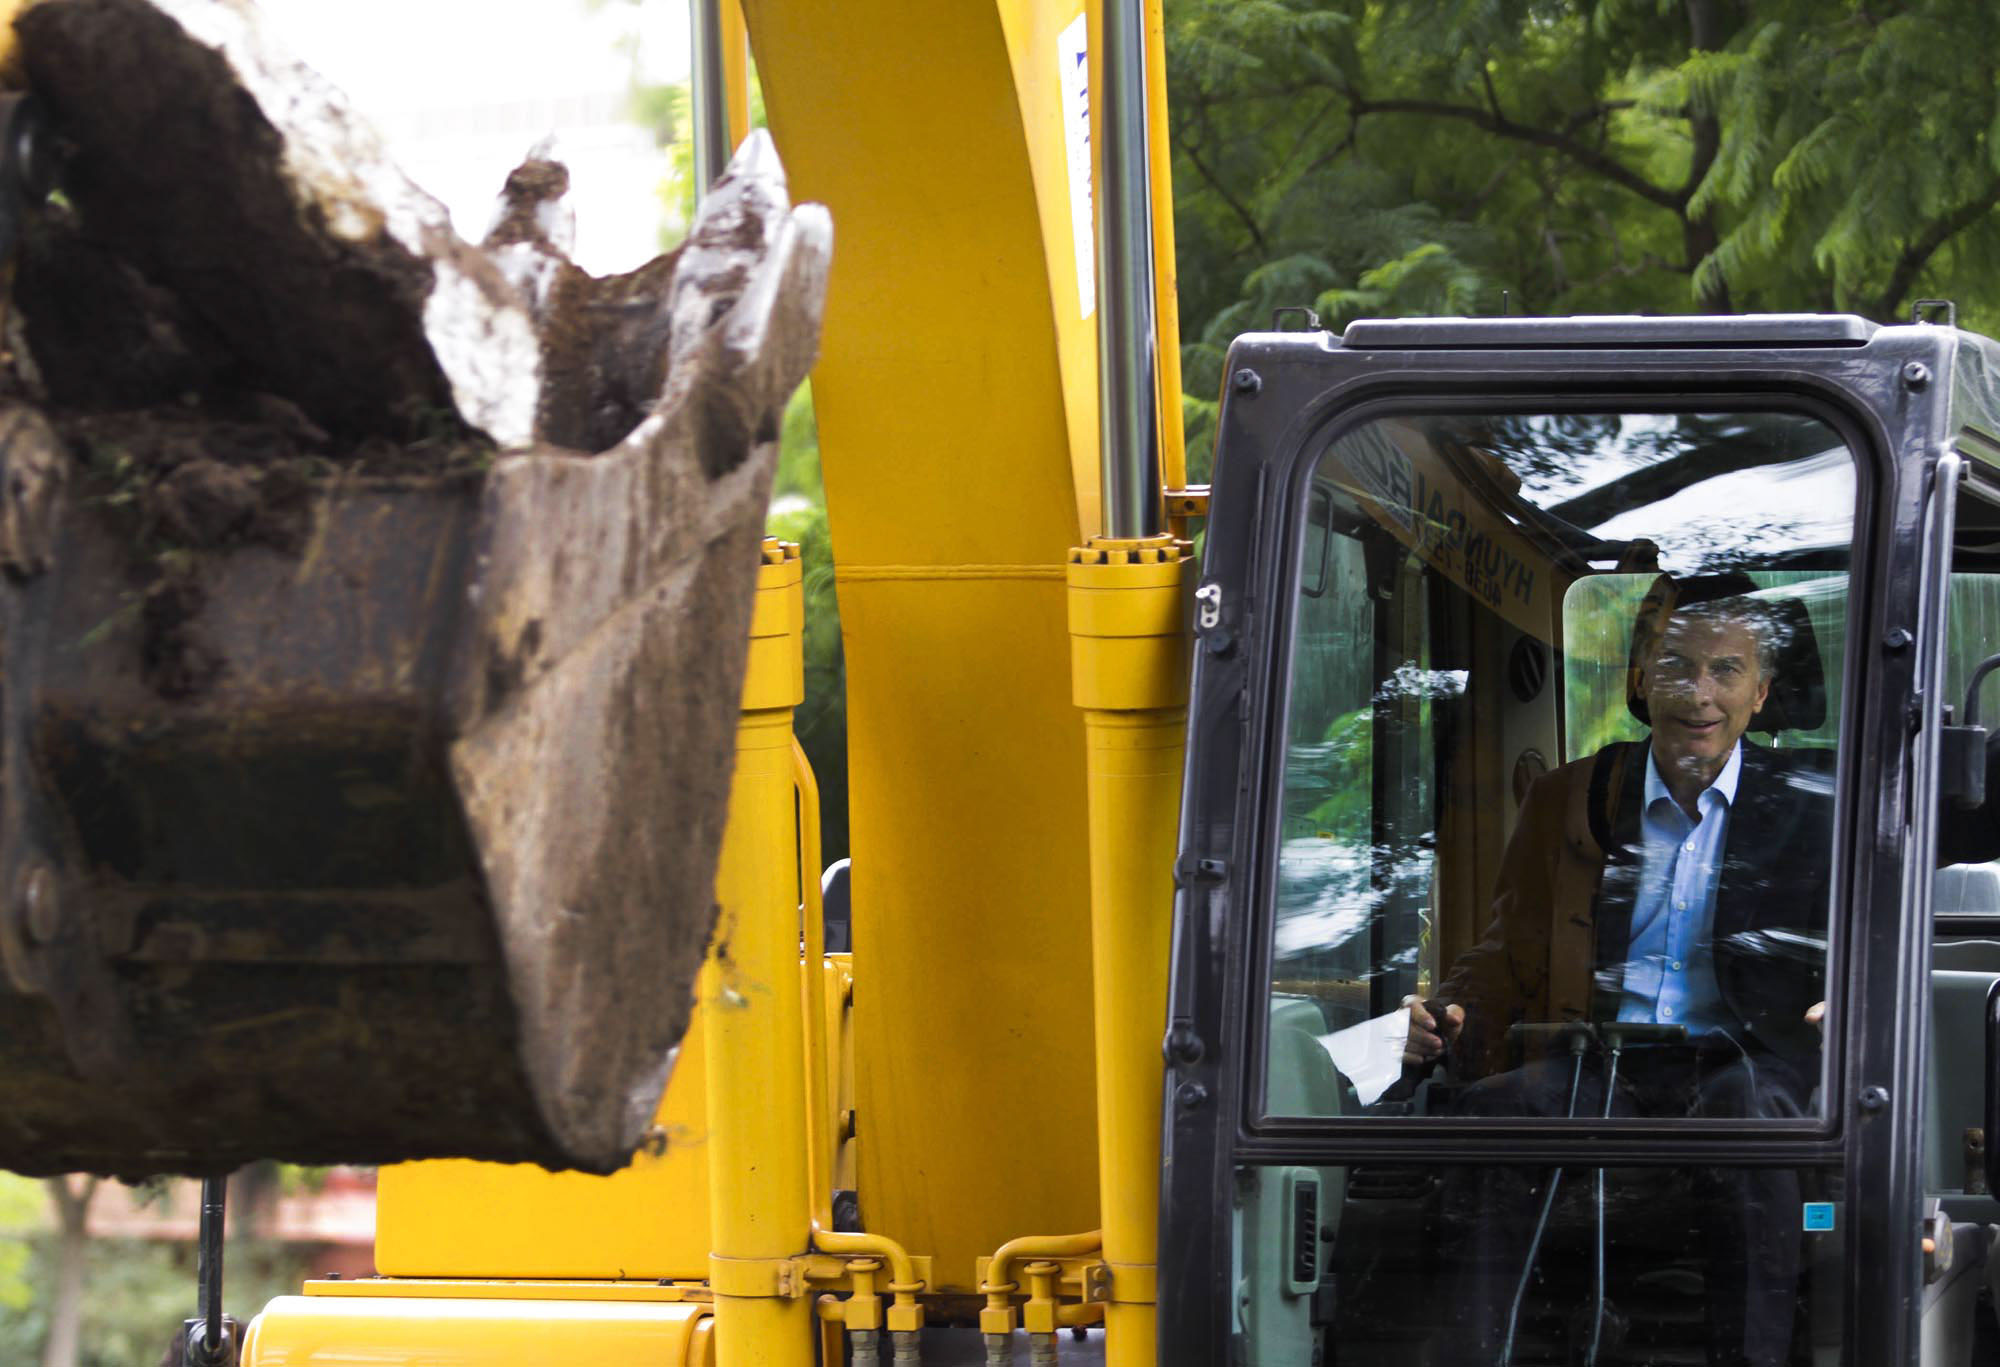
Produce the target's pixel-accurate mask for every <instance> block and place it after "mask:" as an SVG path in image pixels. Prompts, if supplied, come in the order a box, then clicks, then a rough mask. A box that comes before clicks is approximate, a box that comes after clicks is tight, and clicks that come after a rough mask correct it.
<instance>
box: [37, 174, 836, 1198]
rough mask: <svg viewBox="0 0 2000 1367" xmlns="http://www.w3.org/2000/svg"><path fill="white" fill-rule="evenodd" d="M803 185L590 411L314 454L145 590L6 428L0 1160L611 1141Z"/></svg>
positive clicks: (655, 1006)
mask: <svg viewBox="0 0 2000 1367" xmlns="http://www.w3.org/2000/svg"><path fill="white" fill-rule="evenodd" d="M781 183H782V182H780V184H781ZM806 212H807V211H805V210H794V211H792V221H790V222H788V224H787V226H786V228H785V230H784V232H783V233H781V234H780V236H779V241H778V244H777V246H776V248H775V249H774V250H773V251H772V252H771V253H770V255H769V257H768V259H767V260H766V262H765V263H764V265H763V267H762V268H761V272H762V273H761V274H760V276H759V278H758V279H757V280H755V281H753V282H752V284H751V286H750V287H749V288H748V289H746V290H745V291H744V292H743V295H742V298H741V300H740V302H739V303H737V305H736V306H735V310H734V312H733V313H731V314H730V315H729V316H728V317H726V318H724V319H723V320H722V321H720V322H719V323H716V324H715V326H713V327H712V328H710V329H709V331H708V333H707V334H706V335H705V337H704V339H703V340H702V341H701V343H700V345H699V346H698V347H696V348H694V349H693V350H692V352H691V354H689V355H688V356H685V357H682V356H680V355H679V354H678V353H677V355H676V360H675V370H674V372H673V378H672V379H671V381H670V383H669V388H668V393H667V395H666V397H665V398H664V399H663V400H662V402H661V404H660V406H659V407H658V408H656V410H655V413H654V416H653V417H652V418H649V419H648V420H647V421H646V422H645V423H643V424H642V425H641V426H640V427H639V429H638V430H637V431H635V432H633V433H632V434H631V435H630V436H629V437H628V438H626V439H625V440H624V441H623V442H622V443H621V444H620V445H618V446H616V447H614V448H613V449H611V450H610V451H606V452H602V453H599V454H597V455H594V456H589V457H579V456H577V455H575V454H573V453H566V452H558V451H548V450H537V451H530V452H528V453H525V454H516V455H508V456H504V457H502V458H500V459H499V460H498V461H497V462H496V463H494V465H493V466H492V468H491V469H489V470H485V471H475V472H471V473H468V474H462V475H459V476H456V477H451V478H439V479H424V480H392V479H383V480H373V481H370V480H347V481H344V482H337V483H334V484H331V485H328V486H326V487H323V488H321V489H319V490H318V491H316V492H315V493H314V494H313V496H312V502H311V523H310V530H309V534H308V535H307V537H306V539H305V542H304V544H303V547H302V549H300V550H298V551H297V552H296V553H286V552H283V551H280V550H274V549H268V548H262V547H254V546H251V547H239V548H236V549H233V550H230V551H228V552H226V553H216V554H211V555H205V556H203V557H201V558H199V559H198V560H197V561H196V562H195V563H193V564H192V565H191V566H189V567H186V568H185V570H184V572H183V574H182V576H181V578H180V579H178V580H177V581H176V582H175V584H174V585H173V586H172V589H171V591H170V592H163V591H162V590H161V589H160V587H159V586H158V585H157V584H156V585H153V586H152V587H151V588H150V589H148V590H146V591H145V592H143V593H141V592H140V591H139V589H138V588H136V587H135V584H134V582H133V577H132V570H131V565H132V557H131V548H130V546H129V544H126V543H125V542H124V541H122V540H121V538H120V536H119V534H118V533H117V532H116V531H115V530H114V528H113V526H112V525H111V523H110V522H109V520H108V519H107V517H106V516H105V514H104V511H103V509H102V508H100V507H97V506H94V505H92V504H90V503H88V502H86V501H84V500H82V499H80V498H78V497H75V496H73V495H69V494H64V493H62V492H61V491H60V490H57V491H56V492H54V493H49V492H47V491H43V492H42V493H41V494H39V495H37V494H35V493H34V491H33V490H30V491H29V492H28V493H26V494H24V493H22V492H21V486H22V481H19V480H12V479H7V478H5V476H6V473H7V472H6V470H0V487H6V488H8V489H9V490H10V493H8V494H0V500H5V499H7V498H12V499H13V500H15V501H14V502H10V503H8V504H7V506H6V507H5V508H0V514H4V518H0V521H4V520H5V519H6V518H11V519H14V521H15V522H16V523H32V524H34V526H35V527H37V528H38V529H39V530H38V532H37V536H38V537H39V539H40V542H41V553H40V554H38V555H37V556H36V557H34V563H32V564H27V565H25V566H24V565H23V564H21V563H15V564H14V566H13V568H14V570H15V571H16V573H15V575H14V576H13V577H12V578H10V580H9V582H7V583H6V584H4V585H3V586H0V631H4V638H0V639H4V656H0V803H4V806H0V812H3V813H4V829H0V1167H5V1168H11V1169H14V1170H16V1171H20V1172H26V1173H35V1174H39V1173H53V1172H61V1171H70V1170H82V1169H88V1170H93V1171H98V1172H109V1173H115V1174H118V1175H122V1176H128V1177H129V1176H136V1175H139V1174H145V1173H154V1172H161V1171H211V1172H212V1171H217V1170H221V1169H226V1168H229V1167H232V1166H234V1165H237V1164H239V1163H242V1162H244V1161H247V1160H250V1159H253V1158H280V1159H285V1160H289V1161H295V1162H307V1163H312V1162H332V1161H342V1162H365V1163H380V1162H389V1161H394V1160H400V1159H408V1158H417V1157H434V1156H444V1155H460V1156H467V1157H474V1158H486V1159H499V1160H513V1161H521V1160H526V1161H534V1162H538V1163H542V1164H546V1165H548V1166H550V1167H577V1168H583V1169H587V1170H593V1171H608V1170H610V1169H612V1168H615V1167H617V1166H619V1165H621V1164H623V1163H624V1162H625V1161H627V1159H628V1158H629V1156H630V1154H631V1152H632V1151H633V1149H634V1147H635V1146H636V1145H637V1143H638V1142H639V1141H640V1139H641V1138H642V1136H643V1134H644V1131H645V1127H646V1126H647V1125H648V1124H649V1123H650V1120H651V1117H652V1115H653V1111H654V1107H655V1104H656V1102H657V1099H658V1097H659V1094H660V1092H661V1089H662V1088H663V1086H664V1084H665V1080H666V1076H667V1071H668V1069H669V1067H670V1064H671V1051H672V1049H673V1046H674V1045H675V1044H676V1042H677V1041H678V1040H679V1038H680V1035H681V1033H682V1031H683V1029H684V1027H685V1024H686V1018H687V1013H688V1009H689V1004H690V1000H691V986H692V983H693V980H694V977H695V974H696V971H697V969H698V967H699V964H700V960H701V956H702V954H703V952H704V948H705V944H706V940H707V936H708V933H709V929H710V924H711V920H712V915H713V904H712V884H713V875H714V866H715V859H716V855H717V851H718V848H719V844H720V840H721V834H722V826H723V821H724V816H725V810H726V806H727V798H728V785H729V775H730V764H731V759H732V755H733V745H734V736H735V722H736V715H737V705H738V698H739V694H740V689H741V680H742V669H743V660H744V655H745V648H746V639H747V633H748V627H749V613H750V605H751V598H752V593H753V589H754V583H755V573H756V566H757V564H758V562H759V542H760V539H761V526H762V521H763V516H764V510H765V503H766V500H767V497H768V489H769V482H770V467H771V463H772V460H773V459H774V453H773V450H772V447H771V446H770V445H769V444H768V443H767V442H762V441H760V440H759V439H758V438H759V432H760V428H766V427H767V424H768V423H769V420H770V418H771V415H772V414H773V413H774V412H775V411H776V407H777V406H778V405H781V404H782V403H783V400H784V397H785V396H786V395H787V394H788V393H789V392H790V390H791V388H792V387H793V386H794V385H795V384H796V382H797V381H798V379H799V378H801V377H802V376H803V373H804V370H805V368H806V366H807V365H808V364H809V363H810V359H811V355H812V350H813V347H814V345H815V344H816V338H817V328H818V316H819V306H820V299H821V298H822V297H823V292H824V272H825V264H826V248H827V231H826V228H825V221H824V218H823V216H822V217H819V218H810V219H802V218H801V215H803V214H806ZM813 212H815V213H816V212H818V211H813ZM801 224H803V225H804V230H802V228H801ZM24 459H25V458H24V457H23V456H22V455H21V453H20V452H19V451H16V450H14V449H12V448H11V447H10V448H8V449H7V450H5V451H0V461H4V462H5V463H6V465H7V467H8V468H9V469H13V468H17V467H19V466H20V464H21V462H22V460H24ZM34 497H39V498H40V499H41V500H42V503H41V504H38V505H36V506H17V504H18V503H19V500H21V499H23V498H34ZM0 530H4V528H0ZM16 540H17V541H18V537H17V538H16ZM43 563H45V564H46V568H45V569H41V570H40V572H36V571H37V569H38V567H39V566H40V565H42V564H43ZM189 670H192V671H193V673H194V675H195V676H198V677H196V678H194V679H193V683H194V684H195V685H196V686H193V687H187V688H182V687H180V686H178V685H177V684H176V683H175V682H174V681H176V680H179V681H180V683H188V682H190V678H189V675H188V672H187V671H189ZM176 671H180V672H176Z"/></svg>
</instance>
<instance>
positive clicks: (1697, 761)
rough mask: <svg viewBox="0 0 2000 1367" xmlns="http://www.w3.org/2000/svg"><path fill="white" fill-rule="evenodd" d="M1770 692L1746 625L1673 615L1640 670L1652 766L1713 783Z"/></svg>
mask: <svg viewBox="0 0 2000 1367" xmlns="http://www.w3.org/2000/svg"><path fill="white" fill-rule="evenodd" d="M1770 691H1771V681H1770V680H1769V679H1767V678H1765V677H1764V673H1763V670H1762V669H1761V668H1760V667H1759V665H1758V663H1757V635H1756V632H1755V631H1754V630H1753V629H1752V628H1751V626H1750V625H1749V624H1748V623H1746V622H1744V621H1742V620H1740V619H1736V618H1730V617H1726V616H1691V615H1682V614H1676V615H1675V616H1673V617H1672V618H1671V619H1669V620H1668V622H1667V629H1666V632H1665V633H1664V634H1663V636H1662V637H1661V640H1660V647H1659V650H1658V652H1657V653H1656V654H1655V656H1654V658H1653V664H1652V667H1651V668H1650V669H1648V670H1647V671H1646V706H1647V708H1648V709H1649V710H1650V711H1651V713H1652V717H1653V758H1654V761H1655V762H1656V763H1657V764H1658V765H1659V766H1660V768H1661V769H1662V770H1663V771H1664V770H1666V769H1668V768H1669V767H1678V768H1680V769H1682V770H1683V771H1684V772H1689V773H1697V774H1700V775H1702V776H1703V777H1707V778H1713V776H1714V773H1715V771H1716V770H1718V769H1719V768H1720V767H1721V764H1722V761H1724V760H1726V759H1727V758H1728V757H1729V752H1730V750H1731V749H1732V748H1733V747H1734V746H1735V744H1736V741H1737V738H1738V737H1739V736H1741V735H1742V734H1743V729H1744V728H1745V727H1746V726H1748V725H1749V724H1750V718H1751V717H1753V716H1755V715H1756V714H1757V709H1758V708H1760V707H1762V706H1763V705H1764V695H1765V694H1767V693H1769V692H1770Z"/></svg>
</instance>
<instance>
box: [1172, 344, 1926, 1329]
mask: <svg viewBox="0 0 2000 1367" xmlns="http://www.w3.org/2000/svg"><path fill="white" fill-rule="evenodd" d="M1950 337H1951V334H1949V333H1946V332H1943V331H1942V330H1938V329H1928V328H1909V329H1885V330H1877V329H1875V328H1874V327H1873V326H1872V325H1870V324H1867V323H1864V322H1861V321H1860V320H1856V319H1844V318H1828V319H1818V318H1814V319H1777V320H1757V319H1724V320H1601V321H1579V322H1564V321H1554V322H1543V321H1539V320H1496V321H1493V322H1483V323H1482V322H1476V321H1472V322H1466V321H1454V322H1449V323H1442V324H1372V325H1363V324H1357V325H1356V326H1354V327H1352V328H1350V329H1349V331H1348V333H1347V335H1346V336H1345V337H1344V338H1343V339H1341V341H1340V342H1339V343H1337V344H1336V343H1335V342H1333V341H1332V339H1330V338H1326V337H1323V336H1288V337H1280V336H1276V335H1270V336H1257V337H1251V338H1246V339H1243V340H1241V341H1239V342H1238V344H1237V346H1236V349H1235V351H1234V353H1233V355H1232V360H1231V365H1230V373H1231V375H1232V377H1233V380H1232V384H1231V386H1230V393H1229V395H1228V397H1227V399H1226V401H1225V404H1224V409H1223V414H1222V420H1221V437H1220V447H1219V450H1218V458H1217V473H1216V485H1215V494H1214V501H1213V505H1212V508H1213V516H1212V518H1211V521H1210V524H1209V532H1208V540H1207V545H1206V548H1205V549H1206V555H1205V560H1204V568H1203V594H1202V598H1201V601H1202V603H1203V608H1202V611H1201V613H1200V616H1199V621H1198V633H1199V636H1200V648H1199V649H1198V651H1197V665H1196V672H1195V684H1194V694H1193V702H1192V705H1191V715H1190V727H1189V761H1188V773H1187V789H1186V793H1185V801H1184V806H1183V811H1184V817H1183V829H1182V853H1181V857H1180V861H1179V865H1178V874H1179V879H1180V888H1181V891H1180V895H1179V898H1178V901H1177V906H1176V913H1175V957H1174V981H1173V990H1172V1006H1171V1013H1172V1018H1171V1020H1170V1022H1169V1028H1168V1034H1167V1052H1168V1059H1169V1074H1168V1086H1167V1092H1166V1095H1167V1106H1168V1116H1167V1118H1166V1119H1167V1126H1166V1132H1167V1163H1166V1170H1165V1174H1164V1179H1163V1189H1162V1199H1163V1205H1162V1238H1161V1249H1162V1267H1161V1276H1162V1280H1161V1290H1160V1305H1161V1318H1162V1333H1161V1343H1162V1344H1163V1345H1164V1347H1163V1358H1164V1360H1166V1361H1169V1362H1186V1363H1197V1362H1202V1363H1207V1362H1221V1361H1231V1362H1238V1363H1245V1364H1292V1363H1296V1364H1301V1367H1304V1365H1305V1364H1314V1363H1339V1364H1341V1365H1342V1367H1356V1365H1357V1364H1363V1365H1365V1364H1376V1363H1380V1364H1384V1367H1388V1364H1396V1367H1407V1364H1411V1363H1428V1362H1438V1363H1446V1362H1450V1363H1460V1362H1480V1363H1487V1362H1493V1363H1517V1364H1531V1363H1532V1364H1543V1363H1546V1364H1556V1363H1563V1364H1568V1363H1575V1362H1583V1363H1591V1364H1604V1365H1606V1367H1609V1364H1638V1363H1672V1362H1701V1361H1710V1362H1730V1363H1738V1362H1741V1363H1755V1364H1760V1367H1761V1365H1762V1364H1772V1365H1773V1367H1777V1365H1779V1364H1793V1363H1813V1364H1832V1363H1842V1362H1845V1363H1854V1364H1863V1363H1866V1364H1880V1363H1889V1362H1912V1361H1914V1360H1915V1358H1914V1353H1915V1344H1916V1341H1917V1339H1916V1333H1917V1312H1918V1308H1919V1305H1920V1301H1921V1286H1920V1277H1921V1269H1920V1255H1919V1250H1918V1239H1919V1233H1918V1220H1919V1214H1920V1211H1919V1191H1920V1188H1919V1179H1918V1174H1917V1167H1918V1160H1919V1157H1920V1146H1919V1144H1918V1136H1917V1132H1916V1127H1917V1111H1918V1109H1919V1108H1918V1105H1917V1103H1916V1098H1917V1097H1918V1095H1919V1085H1918V1084H1919V1080H1920V1079H1919V1073H1918V1067H1919V1063H1918V1061H1919V1057H1920V1053H1921V1049H1922V1044H1923V1041H1922V1034H1921V1012H1918V1013H1915V1014H1912V1013H1911V1012H1910V1011H1907V1010H1906V1009H1905V1008H1906V1006H1907V1005H1908V1004H1909V1003H1911V1002H1922V1001H1924V1000H1925V996H1924V993H1925V991H1926V989H1927V983H1928V966H1927V964H1926V962H1925V952H1926V949H1927V936H1928V916H1929V906H1928V899H1929V889H1930V871H1929V866H1930V862H1931V861H1930V859H1929V857H1928V855H1927V854H1926V855H1920V856H1910V855H1909V854H1908V853H1907V852H1908V851H1909V850H1911V849H1913V848H1922V849H1925V850H1928V849H1929V844H1928V843H1927V842H1928V838H1929V832H1928V830H1927V829H1919V826H1921V825H1923V823H1927V822H1928V821H1929V820H1930V819H1931V817H1930V815H1929V813H1931V812H1934V810H1935V806H1934V799H1933V800H1932V801H1931V802H1930V803H1929V804H1927V803H1924V802H1915V801H1913V800H1912V797H1911V795H1912V793H1913V792H1916V791H1919V790H1923V789H1924V788H1925V785H1927V784H1929V785H1934V783H1935V780H1934V778H1932V777H1930V776H1929V774H1928V771H1927V766H1928V765H1929V764H1930V762H1931V761H1930V759H1929V755H1930V750H1929V749H1928V748H1927V747H1929V746H1931V745H1932V744H1933V743H1934V737H1935V730H1936V724H1937V718H1936V716H1935V715H1934V709H1933V711H1932V712H1931V713H1926V711H1925V710H1924V709H1923V707H1921V706H1916V707H1913V706H1912V704H1911V700H1912V699H1913V698H1918V697H1920V694H1919V693H1918V691H1917V690H1918V686H1919V684H1920V683H1922V682H1925V681H1926V679H1927V678H1928V675H1927V673H1926V671H1927V670H1928V669H1929V668H1930V664H1929V663H1928V662H1929V661H1930V656H1931V653H1930V652H1927V651H1924V650H1919V649H1914V648H1913V645H1914V643H1915V642H1916V641H1917V640H1918V638H1919V635H1920V634H1921V633H1923V632H1926V631H1928V632H1930V633H1931V634H1933V635H1934V634H1935V632H1936V629H1937V628H1936V626H1935V623H1936V622H1937V620H1938V617H1937V615H1936V614H1937V604H1936V603H1935V602H1931V603H1929V604H1928V605H1927V603H1926V594H1929V595H1931V597H1932V598H1933V599H1934V598H1936V596H1937V594H1938V592H1939V590H1938V588H1937V584H1938V583H1939V582H1940V580H1939V576H1938V575H1937V574H1936V573H1935V572H1933V573H1932V574H1930V576H1929V577H1928V578H1927V577H1926V572H1925V564H1926V561H1925V546H1926V536H1927V535H1928V534H1929V533H1930V532H1931V531H1934V530H1935V528H1936V527H1937V526H1938V525H1939V524H1938V521H1937V520H1938V519H1939V518H1940V517H1943V516H1944V515H1945V510H1948V507H1949V499H1950V496H1951V490H1950V489H1949V488H1945V489H1942V490H1941V489H1940V488H1939V486H1938V483H1937V481H1936V479H1935V467H1936V441H1935V435H1934V434H1935V433H1936V432H1938V431H1940V430H1942V428H1943V426H1944V424H1945V423H1946V421H1947V414H1946V410H1945V404H1946V398H1945V396H1944V395H1943V394H1942V393H1941V392H1940V391H1941V390H1942V389H1944V388H1946V387H1945V386H1932V385H1927V384H1922V383H1912V377H1914V376H1918V375H1920V374H1921V376H1922V377H1924V378H1925V379H1927V378H1928V377H1929V376H1930V375H1933V374H1939V373H1949V369H1948V367H1949V361H1950V358H1949V355H1948V351H1949V348H1950V345H1951V342H1950ZM1913 367H1920V368H1921V370H1919V369H1916V368H1913ZM1943 527H1944V531H1943V534H1944V535H1946V536H1948V535H1949V525H1948V520H1947V521H1946V522H1945V523H1944V524H1943ZM1932 691H1933V692H1935V688H1934V687H1933V689H1932ZM1913 840H1915V841H1916V842H1917V844H1915V845H1913V844H1912V842H1913Z"/></svg>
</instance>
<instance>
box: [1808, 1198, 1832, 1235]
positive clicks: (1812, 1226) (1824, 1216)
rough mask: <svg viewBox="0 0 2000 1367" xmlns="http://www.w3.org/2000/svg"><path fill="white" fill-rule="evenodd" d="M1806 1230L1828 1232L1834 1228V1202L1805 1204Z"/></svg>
mask: <svg viewBox="0 0 2000 1367" xmlns="http://www.w3.org/2000/svg"><path fill="white" fill-rule="evenodd" d="M1805 1213H1806V1228H1807V1229H1808V1230H1813V1231H1817V1230H1828V1229H1832V1228H1833V1202H1831V1201H1808V1202H1806V1203H1805Z"/></svg>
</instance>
